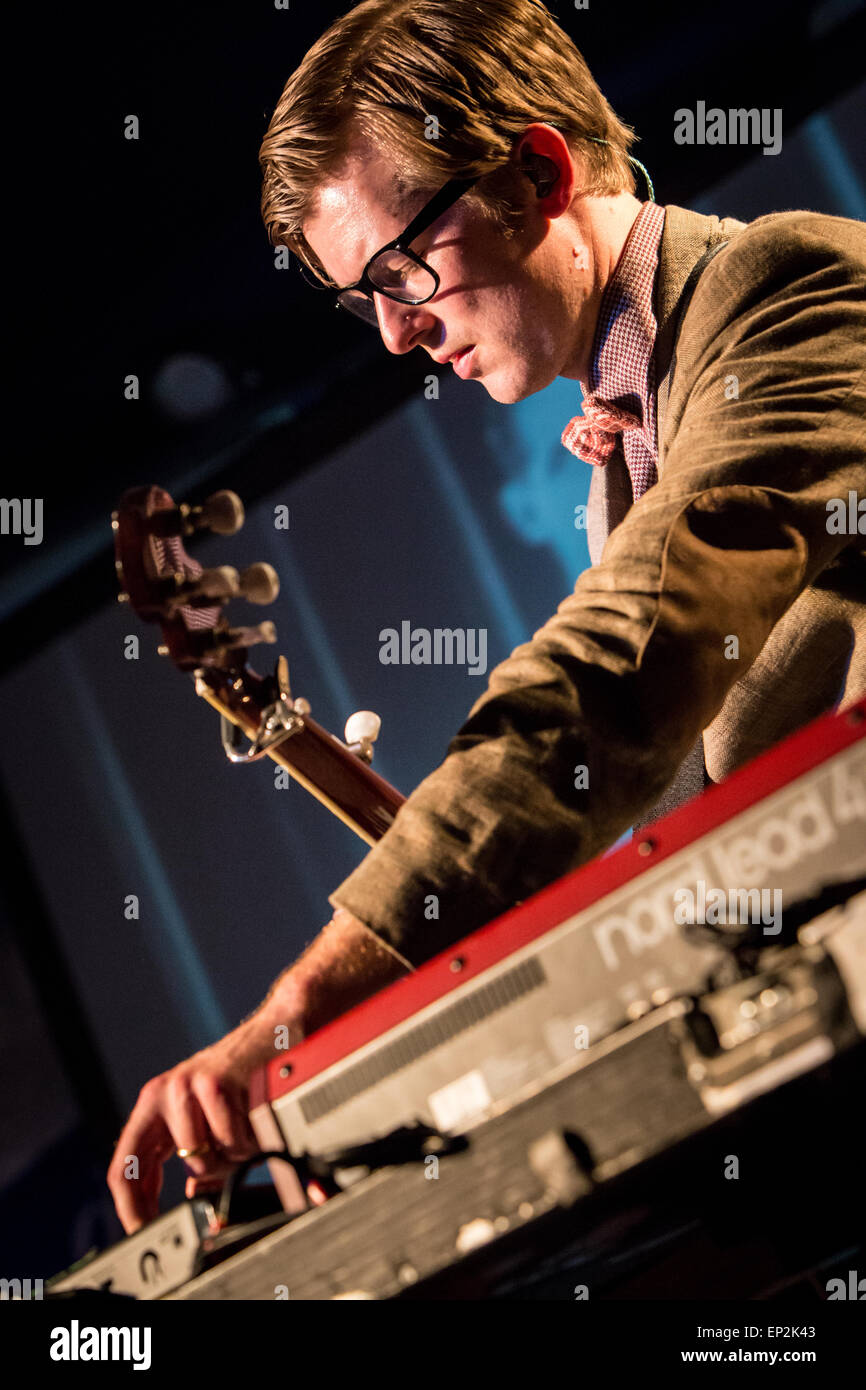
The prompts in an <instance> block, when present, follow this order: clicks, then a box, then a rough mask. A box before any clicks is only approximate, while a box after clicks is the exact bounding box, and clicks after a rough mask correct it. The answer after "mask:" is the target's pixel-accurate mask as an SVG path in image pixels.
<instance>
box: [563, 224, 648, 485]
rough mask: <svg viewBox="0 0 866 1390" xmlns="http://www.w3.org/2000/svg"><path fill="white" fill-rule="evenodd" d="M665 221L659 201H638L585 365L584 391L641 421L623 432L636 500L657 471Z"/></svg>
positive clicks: (600, 311) (603, 300)
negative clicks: (657, 358) (656, 306)
mask: <svg viewBox="0 0 866 1390" xmlns="http://www.w3.org/2000/svg"><path fill="white" fill-rule="evenodd" d="M664 223H665V210H664V208H663V207H660V206H659V204H658V203H649V202H648V203H644V204H643V206H642V207H641V210H640V212H639V213H638V215H637V217H636V218H635V221H634V224H633V226H632V229H631V231H630V232H629V234H628V237H627V238H626V243H625V246H624V247H623V249H622V254H621V256H620V258H619V260H618V261H617V264H616V268H615V270H614V273H613V275H612V276H611V278H610V280H609V281H608V284H607V286H606V288H605V291H604V294H603V296H602V301H601V307H600V309H599V315H598V324H597V326H596V330H595V340H594V343H593V350H592V362H591V365H590V379H589V391H590V392H591V393H592V394H593V395H594V396H597V397H599V398H601V399H602V400H604V401H607V402H609V403H610V404H612V405H616V406H619V407H620V408H622V409H624V410H629V411H632V412H634V414H636V415H639V416H640V418H641V420H642V421H643V425H642V427H641V428H639V429H638V428H634V429H626V430H625V431H624V432H623V437H622V441H623V450H624V452H625V461H626V465H627V467H628V471H629V476H630V478H631V485H632V492H633V493H634V498H635V501H637V499H638V498H639V497H641V496H642V495H643V493H645V492H646V490H647V488H650V487H652V485H653V483H655V482H656V480H657V477H658V473H657V463H658V441H657V439H656V398H655V393H656V384H657V383H656V381H655V379H654V377H655V373H654V368H653V350H654V348H655V340H656V330H657V324H656V318H655V314H654V312H653V287H654V285H655V278H656V271H657V269H658V260H659V247H660V245H661V239H662V231H663V230H664ZM581 388H582V389H583V392H584V395H586V394H587V388H586V387H585V386H584V383H583V382H581Z"/></svg>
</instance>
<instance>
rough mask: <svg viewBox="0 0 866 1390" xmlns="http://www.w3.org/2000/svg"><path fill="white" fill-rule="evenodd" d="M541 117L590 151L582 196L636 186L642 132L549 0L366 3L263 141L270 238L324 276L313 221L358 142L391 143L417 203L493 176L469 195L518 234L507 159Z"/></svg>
mask: <svg viewBox="0 0 866 1390" xmlns="http://www.w3.org/2000/svg"><path fill="white" fill-rule="evenodd" d="M431 118H435V121H433V120H431ZM535 121H539V122H543V123H545V124H548V125H551V126H554V127H555V128H556V129H557V130H559V131H560V132H561V133H562V134H563V136H564V137H565V138H566V140H567V141H568V144H569V147H570V148H571V149H572V152H573V153H577V154H579V155H580V156H581V157H582V160H583V166H584V170H585V177H586V182H585V186H584V187H583V188H582V189H581V193H582V194H585V195H589V194H607V193H618V192H621V191H623V190H624V191H627V192H629V193H633V192H634V188H635V183H634V177H633V174H632V171H631V168H630V165H629V154H628V151H629V146H630V145H631V144H632V143H633V141H634V139H635V135H634V133H633V131H632V130H631V129H630V127H629V126H627V125H624V124H623V122H622V121H620V120H619V119H618V117H617V116H616V114H615V112H614V111H613V110H612V108H611V106H610V105H609V104H608V102H607V101H606V100H605V98H604V96H602V93H601V91H600V90H599V88H598V86H597V84H596V82H595V80H594V79H593V77H592V74H591V73H590V71H589V68H588V67H587V65H586V63H585V62H584V59H583V58H582V57H581V55H580V53H579V52H578V50H577V48H576V47H575V45H574V43H573V42H572V40H571V39H570V38H569V36H568V34H566V33H565V31H564V30H563V29H561V28H560V26H559V25H558V24H557V23H556V21H555V20H554V18H553V16H552V15H551V14H550V12H549V11H548V10H547V8H546V7H545V6H544V5H543V4H542V3H541V0H364V3H363V4H360V5H358V6H356V8H355V9H353V10H350V11H349V12H348V14H345V15H343V16H342V17H341V18H340V19H338V20H337V21H336V22H335V23H334V24H332V25H331V27H330V28H329V29H328V30H326V32H325V33H324V34H322V36H321V38H319V39H318V40H317V41H316V43H315V44H314V45H313V47H312V48H311V49H310V50H309V52H308V53H307V55H306V57H305V58H304V60H303V62H302V63H301V65H300V67H298V68H297V69H296V71H295V72H294V73H293V74H292V76H291V77H290V78H289V80H288V82H287V83H286V86H285V89H284V91H283V94H282V96H281V97H280V100H279V103H278V105H277V108H276V110H275V111H274V114H273V116H272V118H271V121H270V124H269V126H268V129H267V132H266V134H265V137H264V140H263V141H262V146H261V150H260V152H259V163H260V164H261V167H262V172H263V176H264V178H263V187H262V216H263V218H264V222H265V226H266V228H267V231H268V237H269V239H270V241H271V243H272V245H275V246H276V245H283V246H287V247H289V249H290V250H292V251H293V252H294V253H295V254H296V255H297V256H299V257H300V259H301V260H302V261H304V262H305V263H306V265H307V266H308V267H309V268H311V269H313V270H315V271H316V273H318V274H320V275H322V274H324V272H323V270H322V267H321V266H320V265H319V263H318V261H317V259H316V257H315V255H314V254H313V252H312V250H311V248H310V247H309V246H308V245H307V243H306V240H305V238H304V235H303V231H302V225H303V223H304V221H305V220H306V219H307V218H308V217H309V216H310V215H311V214H312V212H313V209H314V204H315V198H316V193H317V190H318V188H319V186H320V185H321V184H322V183H323V182H324V181H325V180H326V179H328V178H330V177H332V176H334V175H337V174H338V173H339V170H340V168H341V166H342V165H344V163H345V161H346V158H347V155H348V154H349V152H350V151H351V149H352V148H353V147H355V145H356V142H357V141H358V140H359V139H360V140H363V141H366V142H368V143H369V144H370V145H372V146H373V148H374V149H376V150H377V151H380V152H382V153H386V154H387V156H388V158H389V159H390V160H391V161H392V162H393V165H394V194H395V198H398V199H401V200H405V201H406V202H407V203H408V201H409V200H410V199H412V198H415V197H417V195H418V194H419V193H420V192H421V191H422V190H423V191H425V192H427V191H431V192H432V191H433V190H434V189H435V188H437V187H438V186H439V185H441V184H443V183H445V182H447V181H448V180H449V179H451V178H466V179H468V178H476V177H478V178H480V179H481V182H480V183H479V185H478V187H477V189H473V190H472V191H471V192H470V193H468V194H467V195H466V197H467V198H470V199H473V200H474V201H475V202H476V203H477V205H478V206H479V207H481V208H482V209H483V211H484V212H485V213H487V214H489V215H490V216H492V217H493V218H495V219H496V220H497V221H498V222H499V223H500V225H501V226H502V228H503V230H504V232H505V234H506V235H508V234H510V232H511V230H512V228H513V224H514V220H515V217H516V216H517V215H518V213H517V209H518V206H519V200H518V198H517V195H516V184H515V179H514V166H513V165H510V166H509V165H508V161H509V158H510V156H511V153H512V151H513V148H514V143H515V141H516V140H517V139H518V138H519V137H520V136H521V135H522V134H523V132H524V130H525V128H526V126H527V125H529V124H530V123H532V122H535ZM431 132H433V133H435V138H430V134H431ZM601 142H604V143H601Z"/></svg>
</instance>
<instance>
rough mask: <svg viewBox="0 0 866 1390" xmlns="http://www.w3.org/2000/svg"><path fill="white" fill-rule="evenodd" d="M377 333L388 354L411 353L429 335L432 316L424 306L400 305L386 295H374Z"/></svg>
mask: <svg viewBox="0 0 866 1390" xmlns="http://www.w3.org/2000/svg"><path fill="white" fill-rule="evenodd" d="M373 303H374V304H375V305H376V313H377V315H378V317H379V332H380V333H381V334H382V342H383V343H384V344H385V346H386V348H387V349H388V351H389V352H411V350H412V348H413V347H416V346H417V344H418V342H419V341H420V339H421V337H422V335H424V334H426V333H429V331H430V325H431V324H432V323H433V317H434V316H433V315H432V314H431V313H430V311H429V310H428V308H427V306H426V304H400V303H399V302H398V301H397V300H396V299H389V297H388V295H386V294H374V296H373Z"/></svg>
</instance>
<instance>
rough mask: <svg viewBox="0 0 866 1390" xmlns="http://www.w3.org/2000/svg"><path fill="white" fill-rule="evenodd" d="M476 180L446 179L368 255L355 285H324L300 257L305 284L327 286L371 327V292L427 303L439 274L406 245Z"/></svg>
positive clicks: (373, 311) (344, 306)
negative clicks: (392, 236)
mask: <svg viewBox="0 0 866 1390" xmlns="http://www.w3.org/2000/svg"><path fill="white" fill-rule="evenodd" d="M479 177H480V175H479ZM476 183H478V178H474V179H449V181H448V183H446V184H445V185H444V187H442V188H440V189H439V192H438V193H434V195H433V197H432V198H431V199H430V201H429V202H428V203H425V204H424V207H423V208H422V209H421V211H420V212H419V213H418V214H417V216H416V217H413V219H412V221H411V222H410V223H409V226H408V227H407V228H406V230H405V231H403V232H401V233H400V235H399V236H398V237H395V239H394V240H393V241H389V242H388V245H387V246H383V247H381V248H380V250H378V251H376V252H375V254H374V255H372V256H371V257H370V259H369V261H368V262H367V264H366V265H365V266H364V273H363V275H362V276H361V278H360V280H358V281H356V283H355V284H354V285H346V286H344V288H343V289H338V288H337V287H336V286H332V285H326V284H324V283H323V282H322V281H321V280H319V279H318V278H317V277H316V276H315V275H313V274H312V272H311V271H309V270H308V269H307V267H306V266H305V265H304V263H303V261H299V262H298V264H299V267H300V271H301V274H302V275H303V277H304V279H305V280H306V282H307V284H308V285H313V286H314V288H315V289H317V290H330V291H331V293H332V294H333V295H334V299H335V303H336V306H337V308H338V309H348V310H349V312H350V313H352V314H357V316H358V318H361V319H363V320H364V322H365V323H370V324H372V325H373V327H374V328H378V326H379V318H378V315H377V313H376V305H375V302H374V300H373V295H374V293H375V294H384V295H386V296H387V298H388V299H396V300H397V302H398V304H426V303H427V301H428V299H432V298H433V296H434V295H435V294H436V292H437V290H438V289H439V276H438V275H437V274H436V271H435V270H434V269H433V267H432V266H430V265H428V264H427V262H426V261H423V260H422V259H421V257H420V256H416V255H415V252H414V251H410V250H409V247H410V245H411V243H412V242H413V241H414V240H415V239H416V237H419V236H420V235H421V233H422V232H426V230H427V228H428V227H430V226H431V225H432V224H433V223H434V222H435V221H436V218H437V217H441V216H442V213H443V212H447V211H448V209H449V208H450V207H453V205H454V204H455V203H456V202H457V199H458V198H462V197H463V194H464V193H467V192H468V191H469V189H470V188H473V187H474V185H475V184H476Z"/></svg>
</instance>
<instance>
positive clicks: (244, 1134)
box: [193, 1075, 258, 1158]
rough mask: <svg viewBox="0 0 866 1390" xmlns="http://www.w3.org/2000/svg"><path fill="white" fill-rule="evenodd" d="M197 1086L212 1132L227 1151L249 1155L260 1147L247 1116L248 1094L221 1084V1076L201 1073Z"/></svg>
mask: <svg viewBox="0 0 866 1390" xmlns="http://www.w3.org/2000/svg"><path fill="white" fill-rule="evenodd" d="M193 1088H194V1090H195V1095H196V1099H197V1100H198V1102H199V1105H200V1106H201V1109H202V1112H203V1114H204V1117H205V1122H206V1124H207V1125H208V1127H209V1129H210V1132H211V1134H212V1135H213V1136H214V1139H215V1141H216V1143H217V1144H218V1145H219V1147H220V1149H221V1150H222V1151H223V1153H224V1154H227V1155H229V1156H230V1157H232V1158H247V1157H248V1156H249V1155H250V1154H253V1153H255V1152H256V1151H257V1149H258V1144H257V1142H256V1137H255V1135H254V1134H253V1131H252V1126H251V1125H250V1122H249V1118H248V1115H247V1099H246V1094H245V1093H244V1094H239V1093H238V1092H237V1091H235V1090H234V1089H233V1088H232V1087H229V1086H226V1085H224V1084H223V1083H221V1082H220V1081H219V1080H218V1079H217V1077H215V1076H209V1075H200V1076H197V1077H195V1078H194V1080H193Z"/></svg>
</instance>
